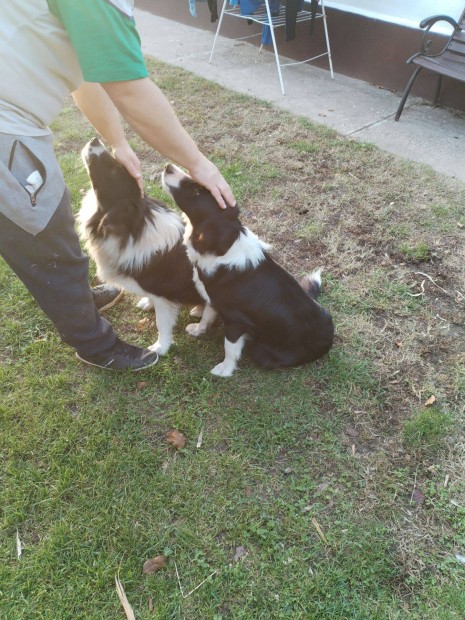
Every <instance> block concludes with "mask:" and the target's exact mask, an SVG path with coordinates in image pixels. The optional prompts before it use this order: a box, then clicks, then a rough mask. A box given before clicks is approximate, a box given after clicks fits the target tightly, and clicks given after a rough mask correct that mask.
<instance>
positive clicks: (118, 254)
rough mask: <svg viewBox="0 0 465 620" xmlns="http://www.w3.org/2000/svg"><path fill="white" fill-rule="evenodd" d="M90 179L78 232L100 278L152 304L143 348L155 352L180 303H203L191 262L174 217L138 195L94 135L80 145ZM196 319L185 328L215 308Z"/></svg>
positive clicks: (165, 343)
mask: <svg viewBox="0 0 465 620" xmlns="http://www.w3.org/2000/svg"><path fill="white" fill-rule="evenodd" d="M81 155H82V160H83V162H84V165H85V167H86V169H87V172H88V174H89V178H90V181H91V184H92V189H90V190H89V191H88V192H87V194H86V195H85V197H84V199H83V201H82V205H81V209H80V212H79V216H78V220H79V231H80V234H81V237H82V238H83V239H84V240H85V242H86V246H87V250H88V252H89V254H90V255H91V257H92V258H93V259H94V260H95V263H96V265H97V275H98V276H99V278H100V280H102V281H103V282H108V283H113V284H116V285H117V286H119V287H121V288H122V289H124V290H126V291H129V292H131V293H134V294H136V295H139V296H141V297H143V299H142V300H141V302H139V304H138V305H139V306H140V307H144V308H145V309H148V308H149V307H150V306H153V307H154V308H155V313H156V323H157V329H158V340H157V341H156V342H155V343H154V344H153V345H152V346H151V347H149V348H150V349H152V350H153V351H156V352H157V353H159V354H160V355H163V354H164V353H166V352H167V351H168V349H169V348H170V346H171V344H172V342H173V328H174V325H175V323H176V319H177V317H178V314H179V310H180V307H181V305H182V304H192V305H196V306H197V307H196V308H195V309H194V311H193V312H192V313H191V314H193V316H199V315H201V307H199V306H198V304H202V305H203V304H204V301H203V299H202V298H201V296H200V295H199V293H198V291H197V289H196V286H195V284H194V282H193V267H192V264H191V262H190V261H189V258H188V256H187V252H186V247H185V245H184V244H183V234H184V228H185V227H184V224H183V222H182V220H181V218H180V216H179V215H178V214H177V213H175V212H174V211H173V210H172V209H169V208H168V207H166V206H165V205H164V204H162V203H161V202H158V201H156V200H153V199H152V198H147V197H145V198H142V197H141V194H140V188H139V186H138V184H137V181H136V180H135V179H134V178H133V177H132V176H131V175H130V174H129V173H128V172H127V170H126V168H124V167H123V166H122V165H120V164H119V163H118V162H117V161H116V160H115V159H114V158H113V157H112V155H111V154H110V153H109V152H108V151H107V150H106V148H105V147H104V145H103V144H102V142H101V141H100V140H99V139H98V138H94V139H93V140H91V141H90V142H88V143H87V144H86V146H85V147H84V148H83V149H82V153H81ZM201 316H202V318H201V321H200V323H192V324H191V325H188V326H187V327H186V330H187V331H188V333H191V334H192V335H194V336H198V335H200V334H202V333H204V331H205V330H206V329H207V327H208V325H209V324H210V323H211V322H213V320H214V318H215V316H216V313H215V312H214V311H213V310H212V309H211V308H210V307H207V306H206V307H205V308H204V309H203V315H201Z"/></svg>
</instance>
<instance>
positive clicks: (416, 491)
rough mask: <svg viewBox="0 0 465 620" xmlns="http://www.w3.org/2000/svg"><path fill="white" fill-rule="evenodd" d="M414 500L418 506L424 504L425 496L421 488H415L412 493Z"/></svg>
mask: <svg viewBox="0 0 465 620" xmlns="http://www.w3.org/2000/svg"><path fill="white" fill-rule="evenodd" d="M412 501H413V502H415V504H417V506H421V505H422V504H423V502H424V501H425V496H424V495H423V493H422V492H421V491H420V489H414V491H413V493H412Z"/></svg>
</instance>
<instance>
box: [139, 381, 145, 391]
mask: <svg viewBox="0 0 465 620" xmlns="http://www.w3.org/2000/svg"><path fill="white" fill-rule="evenodd" d="M136 387H137V389H138V390H143V389H144V388H145V387H147V381H139V383H138V384H137V386H136Z"/></svg>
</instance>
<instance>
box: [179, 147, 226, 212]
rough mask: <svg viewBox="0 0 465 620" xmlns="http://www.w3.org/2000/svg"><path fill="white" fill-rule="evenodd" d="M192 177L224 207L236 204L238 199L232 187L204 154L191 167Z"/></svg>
mask: <svg viewBox="0 0 465 620" xmlns="http://www.w3.org/2000/svg"><path fill="white" fill-rule="evenodd" d="M189 174H190V176H191V177H192V179H193V180H194V181H195V182H196V183H199V184H200V185H203V186H204V187H206V188H207V189H208V190H210V192H211V193H212V196H213V198H214V199H215V200H216V202H217V203H218V206H220V207H221V208H222V209H226V208H227V206H228V205H229V206H230V207H235V206H236V200H235V198H234V195H233V193H232V190H231V188H230V187H229V185H228V184H227V182H226V181H225V179H224V178H223V176H222V174H221V172H220V171H219V170H218V168H217V167H216V166H215V164H214V163H213V162H211V161H210V160H209V159H207V158H206V157H204V156H202V158H201V159H200V160H199V162H198V163H196V164H195V165H193V166H191V167H190V168H189Z"/></svg>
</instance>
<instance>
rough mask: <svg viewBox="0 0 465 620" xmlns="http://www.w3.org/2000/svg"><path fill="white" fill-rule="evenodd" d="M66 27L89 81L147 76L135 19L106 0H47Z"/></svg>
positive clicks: (119, 79)
mask: <svg viewBox="0 0 465 620" xmlns="http://www.w3.org/2000/svg"><path fill="white" fill-rule="evenodd" d="M47 2H48V6H49V10H50V12H51V13H52V14H53V15H55V16H56V17H57V18H58V19H59V20H60V21H61V22H62V24H63V26H64V27H65V29H66V31H67V33H68V36H69V38H70V40H71V43H72V45H73V47H74V49H75V51H76V55H77V57H78V61H79V64H80V66H81V71H82V74H83V76H84V79H85V81H86V82H121V81H125V80H136V79H139V78H143V77H147V76H148V71H147V67H146V66H145V61H144V57H143V54H142V50H141V44H140V37H139V34H138V32H137V30H136V26H135V23H134V19H133V18H132V17H129V16H127V15H125V14H124V13H123V12H121V11H120V10H118V9H117V8H116V7H115V6H113V5H112V4H111V3H110V2H106V1H105V0H47Z"/></svg>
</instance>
